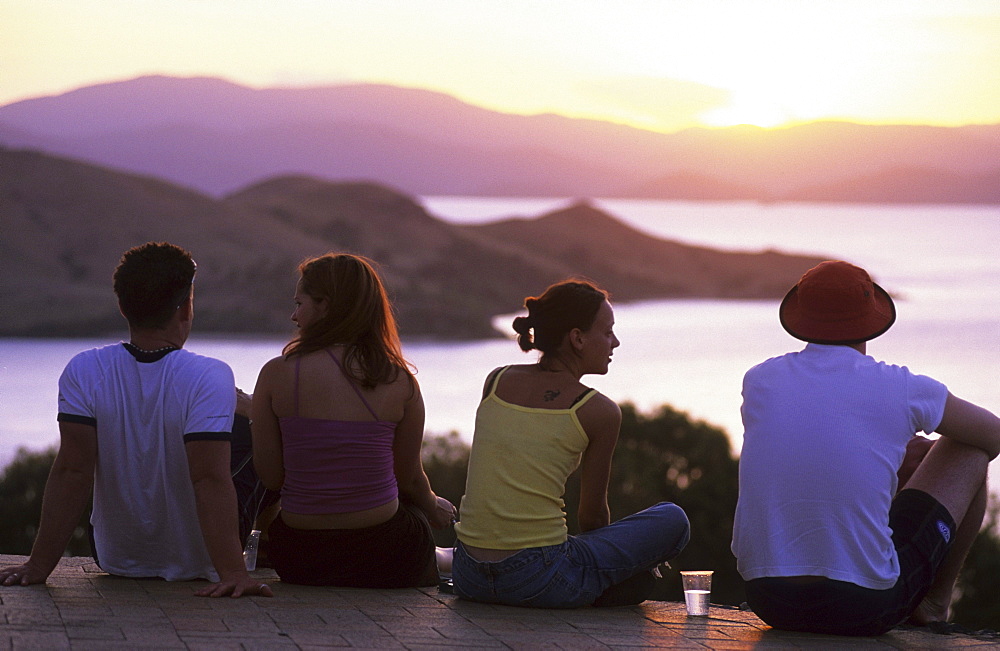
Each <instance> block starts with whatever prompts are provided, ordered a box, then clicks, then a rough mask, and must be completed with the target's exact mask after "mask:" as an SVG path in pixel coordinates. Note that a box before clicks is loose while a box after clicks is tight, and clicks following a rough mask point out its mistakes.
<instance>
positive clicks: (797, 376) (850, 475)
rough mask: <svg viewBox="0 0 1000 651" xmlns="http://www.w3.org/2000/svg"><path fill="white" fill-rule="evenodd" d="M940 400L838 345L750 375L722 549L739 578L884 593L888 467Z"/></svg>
mask: <svg viewBox="0 0 1000 651" xmlns="http://www.w3.org/2000/svg"><path fill="white" fill-rule="evenodd" d="M947 395H948V390H947V388H946V387H945V386H944V385H943V384H941V383H940V382H938V381H936V380H933V379H931V378H929V377H926V376H922V375H915V374H913V373H911V372H910V371H909V370H908V369H907V368H906V367H900V366H892V365H889V364H885V363H883V362H876V361H875V360H874V359H872V358H871V357H869V356H867V355H863V354H861V353H860V352H858V351H857V350H855V349H853V348H850V347H848V346H823V345H818V344H808V345H807V346H806V347H805V349H804V350H802V351H801V352H798V353H789V354H787V355H783V356H781V357H776V358H773V359H770V360H768V361H766V362H764V363H762V364H759V365H757V366H755V367H754V368H752V369H750V370H749V371H748V372H747V374H746V376H745V377H744V379H743V407H742V414H743V426H744V434H743V452H742V454H741V456H740V495H739V502H738V504H737V507H736V519H735V522H734V531H733V543H732V551H733V554H734V555H735V556H736V559H737V567H738V569H739V571H740V574H741V575H742V576H743V578H744V579H745V580H747V581H749V580H752V579H757V578H762V577H781V576H800V575H806V576H825V577H827V578H830V579H834V580H837V581H847V582H850V583H854V584H856V585H859V586H862V587H865V588H871V589H874V590H885V589H888V588H890V587H892V586H893V585H894V584H895V582H896V579H897V577H898V576H899V560H898V558H897V556H896V550H895V548H894V547H893V544H892V540H891V538H890V536H891V535H892V530H891V529H890V528H889V507H890V506H891V502H892V497H893V496H894V495H895V493H896V484H897V477H896V471H897V470H898V469H899V466H900V464H901V463H902V460H903V455H904V453H905V450H906V443H907V442H908V441H909V440H910V438H911V437H912V436H913V435H914V434H915V433H916V432H918V431H924V432H927V433H931V432H933V431H934V430H935V429H937V427H938V425H939V424H940V422H941V417H942V415H943V414H944V405H945V400H946V398H947Z"/></svg>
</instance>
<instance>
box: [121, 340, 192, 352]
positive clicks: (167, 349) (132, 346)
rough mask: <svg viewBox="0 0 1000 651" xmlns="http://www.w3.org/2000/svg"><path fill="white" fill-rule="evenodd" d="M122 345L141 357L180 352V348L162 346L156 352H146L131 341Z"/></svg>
mask: <svg viewBox="0 0 1000 651" xmlns="http://www.w3.org/2000/svg"><path fill="white" fill-rule="evenodd" d="M122 343H123V344H125V347H126V348H130V349H132V350H134V351H135V352H137V353H139V354H142V355H155V354H157V353H168V352H170V351H172V350H180V348H178V347H177V346H164V347H163V348H157V349H156V350H146V349H144V348H139V347H138V346H136V345H135V344H133V343H132V342H131V341H123V342H122Z"/></svg>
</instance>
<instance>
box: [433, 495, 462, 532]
mask: <svg viewBox="0 0 1000 651" xmlns="http://www.w3.org/2000/svg"><path fill="white" fill-rule="evenodd" d="M457 518H458V509H456V508H455V505H454V504H452V503H451V502H449V501H448V500H446V499H445V498H443V497H438V498H437V504H436V505H435V507H434V512H433V513H428V514H427V520H428V521H429V522H430V523H431V526H432V527H434V528H435V529H446V528H447V527H450V526H451V525H453V524H455V520H456V519H457Z"/></svg>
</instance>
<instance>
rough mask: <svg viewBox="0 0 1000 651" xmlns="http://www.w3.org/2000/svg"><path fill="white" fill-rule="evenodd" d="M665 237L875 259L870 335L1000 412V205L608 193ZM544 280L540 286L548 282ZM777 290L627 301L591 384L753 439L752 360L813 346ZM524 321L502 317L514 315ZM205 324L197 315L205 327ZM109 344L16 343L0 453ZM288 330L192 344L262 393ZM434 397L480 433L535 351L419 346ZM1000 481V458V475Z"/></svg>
mask: <svg viewBox="0 0 1000 651" xmlns="http://www.w3.org/2000/svg"><path fill="white" fill-rule="evenodd" d="M597 203H598V205H599V206H601V207H603V208H605V209H606V210H608V211H609V212H611V213H612V214H615V215H616V216H618V217H620V218H622V219H624V220H626V221H628V222H629V223H631V224H633V225H634V226H636V227H637V228H641V229H643V230H646V231H648V232H650V233H653V234H656V235H660V236H665V237H671V238H674V239H678V240H682V241H685V242H689V243H695V244H705V245H711V246H717V247H724V248H730V249H750V250H760V249H764V248H775V249H780V250H785V251H794V252H808V253H819V254H823V255H827V256H830V257H839V258H844V259H847V260H850V261H852V262H855V263H858V264H861V265H863V266H865V267H867V268H868V269H869V270H870V271H871V272H872V273H873V275H875V277H876V279H877V281H878V282H879V283H880V284H882V285H883V286H885V287H886V288H887V289H889V290H890V291H893V292H894V293H896V294H897V295H899V296H901V297H903V300H898V301H897V308H898V311H899V319H898V321H897V323H896V325H895V326H893V328H892V329H891V330H890V331H889V332H888V333H887V334H886V335H884V336H883V337H880V338H879V339H877V340H875V341H874V342H872V343H871V344H870V345H869V353H870V354H872V355H873V356H875V357H876V358H879V359H885V360H887V361H890V362H893V363H898V364H905V365H907V366H909V367H910V368H911V369H912V370H914V371H916V372H919V373H925V374H928V375H931V376H933V377H936V378H937V379H939V380H941V381H943V382H945V383H946V384H947V385H948V386H949V388H950V389H951V390H952V392H953V393H955V394H956V395H958V396H961V397H964V398H967V399H969V400H972V401H973V402H976V403H979V404H981V405H983V406H985V407H987V408H989V409H991V410H993V411H994V412H1000V381H998V380H997V377H998V375H1000V346H998V345H997V341H998V339H1000V256H998V255H997V254H996V250H997V245H998V244H1000V207H990V208H982V207H975V208H968V207H950V206H943V207H942V206H936V207H895V206H890V207H881V206H841V205H832V206H826V205H784V204H782V205H760V204H754V203H742V202H740V203H689V202H655V201H617V200H616V201H599V202H597ZM424 204H425V206H427V208H428V209H429V210H430V212H431V213H433V214H436V215H439V216H441V217H443V218H446V219H450V220H453V221H465V222H474V221H486V220H489V219H495V218H498V217H508V216H514V215H520V216H535V215H538V214H540V213H541V212H544V211H546V210H550V209H552V208H557V207H562V206H564V205H566V204H567V201H566V200H560V199H552V200H534V199H533V200H509V199H499V200H498V199H481V198H475V199H473V198H468V199H466V198H428V199H426V200H425V201H424ZM541 289H543V288H539V290H541ZM776 311H777V303H776V302H773V301H766V302H751V301H698V300H684V301H655V302H648V303H640V304H632V305H618V306H616V321H617V325H616V330H617V331H618V335H619V338H620V339H621V340H622V346H621V347H620V348H619V349H618V350H617V351H616V352H615V355H614V361H613V363H612V366H611V371H610V373H609V374H608V375H607V376H604V377H589V378H587V381H589V383H590V384H591V385H593V386H595V387H596V388H598V389H599V390H601V391H603V392H605V393H607V394H608V395H609V396H611V397H612V398H614V399H616V400H618V401H625V400H630V401H632V402H634V403H636V404H637V405H638V406H639V407H640V408H642V409H651V408H653V407H655V406H657V405H660V404H663V403H670V404H672V405H674V406H675V407H677V408H679V409H682V410H684V411H687V412H689V413H690V414H691V415H692V416H694V417H696V418H699V419H703V420H706V421H708V422H710V423H713V424H716V425H718V426H720V427H722V428H724V429H725V430H726V431H727V432H728V433H729V434H730V436H731V438H732V439H733V442H734V445H735V447H736V449H738V448H739V438H740V435H741V427H740V418H739V405H740V382H741V379H742V376H743V373H744V372H745V371H746V369H747V368H749V367H750V366H752V365H753V364H756V363H757V362H759V361H762V360H764V359H766V358H768V357H772V356H775V355H779V354H782V353H784V352H787V351H789V350H796V349H798V348H800V347H801V343H800V342H798V341H797V340H795V339H793V338H791V337H790V336H788V335H787V334H785V333H784V332H783V331H782V330H781V327H780V326H779V325H778V322H777V315H776ZM509 322H510V317H506V318H499V319H498V323H500V324H501V325H503V326H507V325H508V324H509ZM196 330H197V326H196ZM105 343H108V340H107V339H102V340H33V339H0V409H2V413H3V418H2V420H0V463H2V462H6V461H7V460H9V458H10V457H11V456H12V455H13V453H14V451H15V450H16V449H17V447H19V446H26V447H29V448H34V449H39V448H43V447H45V446H47V445H51V444H54V443H56V442H57V441H58V433H57V427H56V423H55V412H56V381H57V379H58V376H59V373H60V372H61V370H62V367H63V366H64V365H65V363H66V362H67V361H68V360H69V358H70V357H72V355H73V354H75V353H76V352H78V351H80V350H82V349H84V348H88V347H92V346H97V345H103V344H105ZM283 343H284V341H283V340H282V339H281V338H273V337H270V338H259V337H258V338H226V337H206V336H197V335H196V336H194V337H193V338H192V339H191V341H190V342H189V344H188V348H190V349H191V350H194V351H195V352H200V353H203V354H206V355H211V356H214V357H219V358H221V359H224V360H225V361H227V362H228V363H229V364H230V365H231V366H232V367H233V370H234V372H235V373H236V378H237V382H238V383H239V385H240V386H241V387H243V388H245V389H246V390H247V391H250V390H252V387H253V384H254V382H255V380H256V375H257V371H258V369H259V368H260V366H261V365H262V364H263V363H264V362H265V361H266V360H268V359H270V358H271V357H273V356H275V355H277V354H279V352H280V349H281V346H282V344H283ZM405 352H406V354H407V355H408V357H409V358H410V359H411V360H412V361H413V362H414V363H415V364H416V365H417V367H418V369H419V373H418V376H417V377H418V379H419V380H420V383H421V386H422V388H423V392H424V396H425V400H426V403H427V431H428V432H429V433H442V434H443V433H447V432H449V431H452V430H454V431H458V432H459V433H460V434H461V435H462V436H463V437H465V438H469V437H470V436H471V433H472V426H473V422H474V413H475V408H476V404H477V402H478V398H479V392H480V390H481V384H482V380H483V378H484V377H485V375H486V373H487V372H488V371H489V370H490V369H492V368H493V367H495V366H498V365H501V364H506V363H512V362H523V361H525V360H529V361H530V360H533V359H534V357H533V356H531V355H525V354H523V353H521V352H520V351H519V350H518V348H517V346H516V344H514V343H513V342H512V341H505V340H496V341H478V342H463V343H448V344H439V343H414V342H410V343H407V344H406V346H405ZM991 481H992V483H993V486H994V487H995V488H997V489H1000V465H998V466H997V467H996V468H995V470H994V473H993V479H992V480H991Z"/></svg>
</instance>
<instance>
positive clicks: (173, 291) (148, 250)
mask: <svg viewBox="0 0 1000 651" xmlns="http://www.w3.org/2000/svg"><path fill="white" fill-rule="evenodd" d="M197 270H198V265H197V264H195V261H194V259H192V257H191V254H190V253H189V252H187V251H185V250H184V249H182V248H181V247H179V246H175V245H173V244H170V243H168V242H147V243H145V244H142V245H140V246H135V247H132V248H131V249H129V250H128V251H126V252H125V253H124V254H123V255H122V258H121V261H120V262H119V263H118V267H117V268H116V269H115V273H114V288H115V295H116V296H117V297H118V307H119V308H120V309H121V311H122V314H123V315H124V316H125V318H126V319H127V320H128V322H129V325H130V326H133V327H136V328H143V329H150V328H162V327H163V326H165V325H166V324H167V322H168V321H170V319H171V317H172V316H173V315H174V312H176V311H177V308H178V307H179V306H180V305H182V304H183V303H184V301H185V300H186V299H187V297H188V296H189V295H190V292H191V284H192V283H193V282H194V275H195V272H196V271H197Z"/></svg>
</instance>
